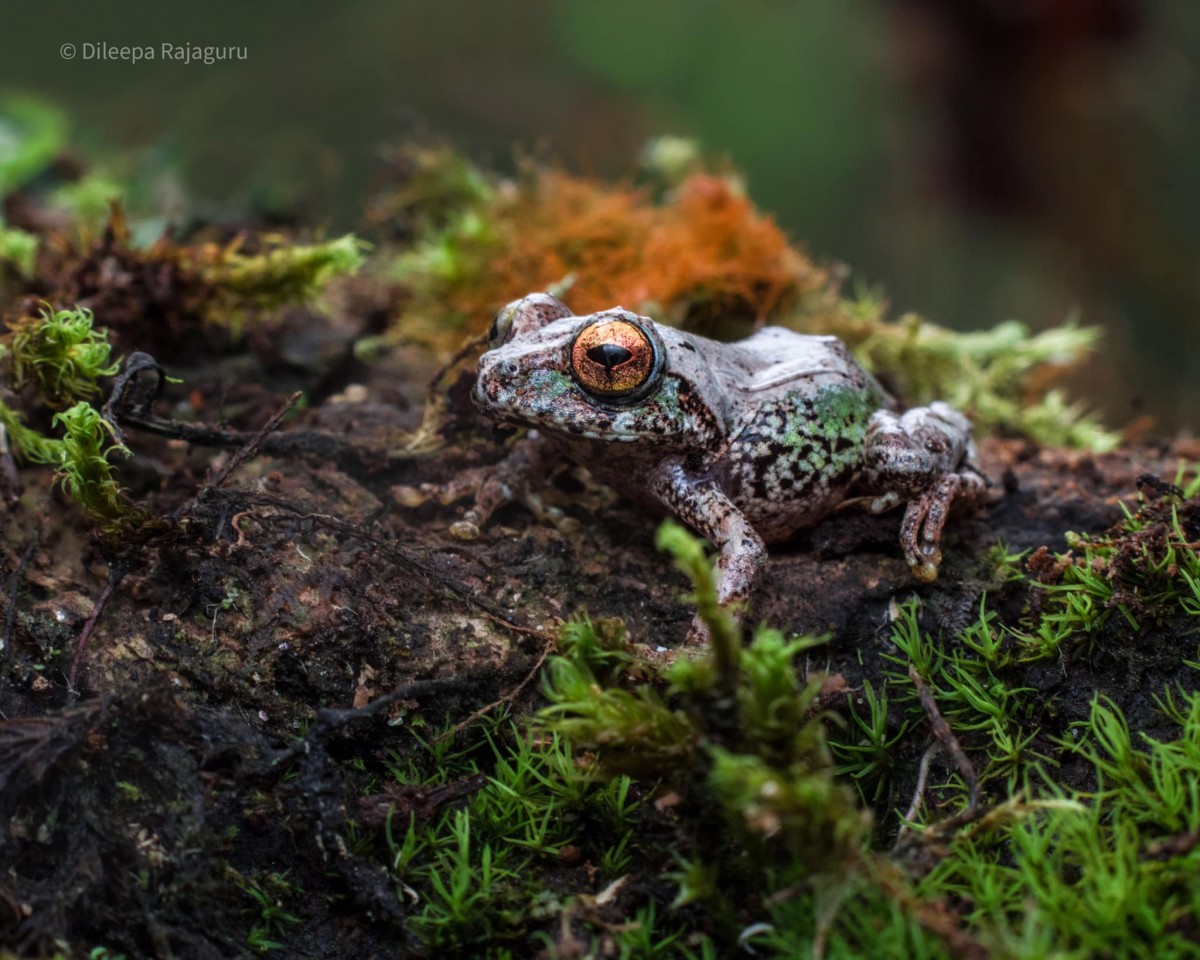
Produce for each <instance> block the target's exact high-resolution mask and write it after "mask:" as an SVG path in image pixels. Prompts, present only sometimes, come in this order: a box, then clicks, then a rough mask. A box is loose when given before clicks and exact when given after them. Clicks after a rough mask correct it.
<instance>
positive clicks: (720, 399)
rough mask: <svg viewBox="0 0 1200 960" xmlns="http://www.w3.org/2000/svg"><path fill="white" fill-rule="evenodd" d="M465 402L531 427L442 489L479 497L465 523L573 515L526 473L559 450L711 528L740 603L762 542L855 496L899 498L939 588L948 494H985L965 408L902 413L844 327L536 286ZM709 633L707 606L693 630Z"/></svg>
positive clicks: (920, 572) (498, 325) (723, 593)
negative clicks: (573, 296) (497, 456)
mask: <svg viewBox="0 0 1200 960" xmlns="http://www.w3.org/2000/svg"><path fill="white" fill-rule="evenodd" d="M472 396H473V400H474V404H475V406H476V407H477V408H478V409H479V410H480V411H481V412H482V413H483V414H484V415H485V416H487V417H488V418H489V419H491V420H493V421H494V422H496V423H497V424H500V425H507V426H517V427H525V428H528V429H527V433H526V434H525V436H524V437H523V438H521V439H520V440H518V441H517V442H516V444H515V445H514V446H513V448H512V451H511V453H510V454H509V456H508V457H507V458H506V459H505V460H503V461H501V463H500V464H498V465H496V466H495V467H494V468H492V469H491V470H490V471H488V472H487V473H486V474H484V475H483V476H482V477H481V476H480V475H479V474H477V473H473V474H469V475H464V476H463V477H462V478H461V480H460V481H458V482H457V483H452V484H451V485H450V489H447V490H444V491H443V497H442V499H443V501H444V502H449V501H451V500H453V499H461V498H462V497H463V496H465V495H467V494H469V493H470V492H474V493H475V501H474V505H473V506H472V507H471V508H470V509H469V510H468V511H467V512H466V514H465V515H464V516H463V518H462V520H461V521H459V522H458V524H457V525H456V526H457V528H458V532H459V534H460V535H463V536H474V535H477V533H478V531H479V528H481V527H482V526H484V525H485V524H486V523H487V521H488V520H489V518H490V517H491V516H492V514H493V513H494V512H495V511H496V510H497V509H499V508H500V507H501V506H503V505H505V504H507V503H510V502H512V501H514V500H521V501H523V502H525V503H527V504H528V505H530V506H531V507H532V508H533V509H534V512H535V513H538V514H540V515H541V516H542V517H543V518H545V519H549V520H551V521H554V522H559V523H562V522H563V521H564V520H569V519H570V518H564V517H563V516H562V514H561V512H558V511H554V510H553V509H551V508H547V507H546V506H545V504H544V503H543V501H542V500H541V498H540V497H539V496H538V495H537V494H536V492H535V489H534V483H533V481H534V480H535V478H537V477H539V476H544V475H545V474H546V473H547V472H548V471H549V470H550V469H551V468H553V467H554V466H555V465H556V464H561V463H562V461H563V459H564V458H565V459H566V460H569V461H572V462H574V463H576V464H580V465H582V466H584V467H585V468H586V469H587V471H588V472H589V473H590V474H591V475H592V476H593V477H594V478H596V479H597V480H599V481H601V482H602V483H604V484H607V485H608V486H610V487H612V488H613V489H615V490H616V491H617V492H618V493H620V494H624V495H625V496H627V497H628V498H630V499H632V500H634V501H635V502H637V503H640V504H642V505H644V506H646V507H649V508H651V509H653V510H655V511H657V512H659V513H666V514H670V515H673V516H674V517H676V518H678V519H679V520H681V521H683V522H684V523H685V524H686V525H688V526H689V527H691V528H692V529H693V530H695V531H696V532H697V533H699V534H700V535H701V536H703V537H704V538H706V539H707V540H708V541H709V542H710V543H711V544H712V545H713V547H714V548H715V551H716V555H717V561H716V582H717V594H718V601H719V603H720V604H721V605H722V606H723V607H726V608H730V609H732V610H734V611H737V610H740V609H742V608H743V607H744V605H745V604H746V603H747V602H748V601H749V600H750V598H751V597H752V595H753V593H754V590H755V587H756V585H757V584H758V581H759V580H760V576H761V573H762V570H763V567H764V565H765V563H766V560H767V544H774V543H781V542H784V541H786V540H788V539H790V538H791V537H792V536H793V535H794V534H796V532H797V531H799V530H800V529H802V528H805V527H810V526H812V525H813V524H815V523H817V522H818V521H820V520H822V519H823V518H825V517H827V516H829V515H830V514H832V513H834V512H835V511H838V510H841V509H845V508H848V507H854V506H862V507H864V508H865V509H866V510H867V511H869V512H871V513H883V512H885V511H888V510H891V509H893V508H895V507H898V506H900V505H901V504H904V505H905V513H904V517H903V520H902V521H901V525H900V547H901V550H902V552H903V555H904V558H905V560H906V562H907V565H908V567H909V569H910V570H911V573H912V575H913V576H914V577H915V579H916V580H918V581H921V582H924V583H931V582H933V581H935V580H936V579H937V576H938V569H939V566H940V564H941V561H942V551H941V537H942V531H943V527H944V525H945V523H946V518H947V514H948V512H949V509H950V506H951V504H952V503H954V502H955V501H965V502H967V503H968V504H975V503H978V502H980V501H981V500H983V499H984V497H985V493H986V490H987V488H988V486H989V483H988V480H987V478H986V477H985V475H984V474H983V473H982V471H981V470H980V469H979V467H978V466H977V462H978V454H977V450H976V446H975V443H974V441H973V439H972V435H971V434H972V427H971V423H970V421H969V420H968V419H967V417H966V416H964V415H963V414H962V413H960V412H959V411H958V410H956V409H955V408H953V407H951V406H950V405H948V404H946V403H943V402H940V401H936V402H933V403H931V404H929V405H928V406H920V407H915V408H913V409H909V410H906V411H902V410H901V409H900V407H899V405H898V404H897V402H896V400H895V399H894V398H893V397H892V396H891V395H890V394H889V393H888V391H887V390H885V389H884V388H883V386H882V385H881V384H880V383H879V381H878V380H877V379H876V378H875V377H874V376H872V375H871V374H870V373H869V372H868V371H867V370H866V369H865V368H864V367H863V366H862V365H861V364H860V363H859V362H858V361H857V360H856V359H855V358H854V356H853V355H852V354H851V352H850V350H849V349H848V348H847V347H846V345H845V343H843V342H842V341H841V340H840V339H838V338H837V337H834V336H828V335H813V334H801V333H798V332H796V331H793V330H790V329H787V328H785V327H780V326H764V327H762V328H761V329H759V330H757V331H755V332H754V333H752V334H751V335H750V336H749V337H747V338H745V339H742V340H739V341H736V342H731V343H726V342H718V341H715V340H710V339H707V338H705V337H702V336H699V335H697V334H694V333H689V332H686V331H683V330H680V329H676V328H674V327H671V326H668V325H665V324H659V323H656V322H655V321H654V320H652V319H651V318H649V317H647V316H642V315H639V314H637V313H635V312H633V311H630V310H626V309H624V308H623V307H619V306H618V307H614V308H612V309H608V310H602V311H600V312H597V313H591V314H587V315H584V316H577V315H575V314H574V313H572V311H571V310H570V308H569V307H568V306H567V305H566V304H565V303H564V302H563V301H562V300H560V299H558V298H557V297H554V296H552V295H550V294H548V293H532V294H530V295H528V296H525V297H522V298H521V299H519V300H515V301H513V302H512V303H510V304H508V305H507V306H505V307H504V308H502V309H501V310H500V311H499V312H498V313H497V314H496V316H495V319H494V321H493V323H492V326H491V329H490V331H489V334H488V339H487V349H486V351H485V352H484V353H483V354H482V355H481V357H480V358H479V361H478V368H477V372H476V378H475V384H474V387H473V390H472ZM706 637H707V630H706V628H705V626H704V624H703V622H701V621H700V620H699V617H697V619H696V621H694V622H693V624H692V628H691V630H690V632H689V635H688V638H687V639H688V641H689V642H693V643H702V642H704V640H705V638H706Z"/></svg>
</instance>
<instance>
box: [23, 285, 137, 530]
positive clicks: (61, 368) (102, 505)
mask: <svg viewBox="0 0 1200 960" xmlns="http://www.w3.org/2000/svg"><path fill="white" fill-rule="evenodd" d="M0 361H2V362H3V363H4V367H5V373H6V379H7V380H8V382H9V383H11V384H12V386H13V388H14V389H16V390H22V389H24V388H29V389H30V390H32V391H33V392H34V393H36V395H37V397H38V398H39V400H40V401H41V402H42V403H44V404H45V405H46V406H48V407H50V408H51V409H57V410H59V411H60V412H58V413H56V414H55V415H54V418H53V420H52V426H53V427H55V428H59V429H60V430H61V431H62V435H61V436H58V437H55V436H45V435H42V434H40V433H38V432H37V431H35V430H33V429H31V428H30V427H28V426H27V425H26V424H25V421H24V418H23V417H22V415H21V414H20V413H19V412H18V411H17V410H16V409H14V408H12V407H10V406H9V405H8V404H6V403H4V402H3V401H2V400H0V428H2V429H3V436H4V439H5V440H6V444H7V446H6V451H11V453H12V454H14V455H15V456H16V457H17V458H18V459H19V460H26V461H30V462H33V463H44V464H49V465H51V466H53V467H55V468H56V471H57V472H56V474H55V480H56V481H57V482H58V483H61V484H62V487H63V490H64V491H65V492H66V493H67V494H68V496H70V497H71V498H72V499H73V500H75V502H76V503H78V504H79V505H80V507H82V508H83V510H84V512H85V513H87V515H88V516H89V517H90V518H91V519H92V520H94V521H95V522H96V523H98V524H99V525H100V527H101V529H103V530H106V531H108V532H116V531H118V530H121V529H124V528H127V527H129V526H132V525H137V524H139V523H141V522H142V521H144V520H145V519H146V517H145V514H144V513H142V512H141V511H139V510H137V509H136V508H135V507H134V506H133V504H131V503H130V501H129V500H128V499H127V498H126V497H125V495H124V494H123V493H122V491H121V487H120V484H119V483H118V482H117V480H116V478H115V477H114V475H113V471H112V467H111V465H110V464H109V458H110V457H111V456H112V454H113V453H121V454H124V455H128V454H129V451H128V449H127V448H126V447H125V446H124V445H123V444H121V443H120V442H118V441H117V440H116V437H115V435H114V433H113V428H112V426H111V424H109V423H108V422H107V421H106V420H104V419H103V418H102V417H101V416H100V413H99V411H97V410H96V409H95V408H94V407H93V406H92V405H91V404H90V403H88V402H87V401H86V399H83V398H86V397H89V396H93V395H95V394H96V393H97V392H99V389H100V385H99V380H100V379H101V378H102V377H109V376H112V375H113V374H115V373H116V372H117V364H116V363H115V362H112V361H111V348H110V346H109V343H108V338H107V335H106V334H105V333H104V331H98V330H95V329H93V326H92V314H91V312H90V311H87V310H80V309H75V310H51V309H50V308H49V307H46V308H44V309H43V310H42V314H41V316H40V317H38V318H28V319H26V320H22V321H19V322H18V323H17V324H16V325H15V327H14V328H13V329H12V330H11V331H10V332H9V334H8V335H7V336H6V337H5V338H4V340H3V341H0ZM64 408H65V409H64Z"/></svg>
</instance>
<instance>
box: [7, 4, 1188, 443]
mask: <svg viewBox="0 0 1200 960" xmlns="http://www.w3.org/2000/svg"><path fill="white" fill-rule="evenodd" d="M0 36H2V37H3V38H4V43H3V57H2V58H0V89H4V90H14V89H15V90H21V91H25V92H29V93H33V94H36V95H39V96H42V97H45V98H48V99H50V100H52V101H54V102H57V103H59V104H61V105H62V106H63V107H65V108H66V109H67V111H68V112H69V114H70V116H71V118H72V121H73V124H74V130H75V138H74V140H75V142H76V143H77V144H79V145H80V146H81V147H82V148H83V150H84V152H85V153H89V152H90V151H92V150H98V151H101V152H104V153H107V154H108V155H115V156H124V157H132V158H140V159H135V161H134V163H135V166H136V165H137V164H142V165H144V166H146V167H147V168H149V167H160V168H161V167H164V166H170V167H175V168H178V169H179V170H180V172H181V177H180V182H182V183H183V184H185V185H186V200H181V199H180V198H179V197H170V196H164V198H163V202H164V203H167V204H169V203H176V204H180V205H182V206H184V207H186V208H188V209H190V210H192V211H199V212H200V213H201V215H204V216H212V217H220V216H229V217H234V218H236V217H237V216H238V215H239V214H240V213H242V212H244V211H245V209H246V208H247V205H249V204H253V205H255V206H256V207H257V208H259V209H267V210H271V209H281V210H282V209H298V210H300V211H301V212H302V214H303V216H304V217H305V218H306V219H307V220H309V221H311V222H314V223H316V224H319V225H326V226H328V227H329V228H330V229H331V230H340V229H343V228H353V227H354V226H356V225H357V224H358V222H359V218H360V215H361V213H362V210H363V206H364V201H365V198H366V196H367V193H368V191H369V189H370V185H371V182H372V178H373V176H375V175H376V174H377V173H378V170H379V165H380V157H381V149H382V148H383V147H385V146H386V145H388V144H393V145H394V144H396V143H399V142H402V141H404V140H407V139H413V138H418V139H425V140H428V139H430V138H441V139H446V140H449V141H450V142H452V143H453V144H455V145H457V146H458V147H460V148H461V149H463V150H465V151H466V152H467V153H468V154H469V155H470V156H472V157H473V158H475V159H476V160H478V161H479V162H482V163H484V164H487V165H489V166H493V167H497V168H500V169H506V168H510V167H511V166H512V164H513V160H514V156H515V155H517V153H521V152H523V153H525V154H529V153H533V154H536V155H539V156H544V157H548V158H551V159H555V160H558V161H561V162H563V163H565V164H567V165H568V166H570V167H571V168H573V169H576V170H582V171H584V172H591V173H596V174H600V175H603V176H619V175H622V174H626V173H631V172H632V171H633V170H634V169H635V167H636V163H637V157H638V154H639V152H640V149H641V146H642V145H643V143H644V142H645V141H646V140H647V139H648V138H649V137H651V136H653V135H656V134H660V133H673V134H682V135H687V136H694V137H696V138H697V139H699V140H700V141H701V142H702V143H703V145H704V146H705V148H706V150H708V151H710V152H712V153H714V154H716V155H726V156H728V157H729V158H730V159H731V160H732V161H733V162H734V163H735V164H736V165H737V166H738V167H740V168H741V169H742V170H743V171H744V172H745V174H746V179H747V182H748V185H749V190H750V193H751V195H752V196H753V197H754V198H755V200H756V201H757V202H758V203H759V205H760V206H761V207H762V208H764V209H765V210H767V211H770V212H772V213H774V214H775V215H776V217H777V218H778V220H779V222H780V223H781V224H782V225H783V226H784V227H785V228H786V229H787V230H788V232H789V233H790V234H791V235H792V236H793V237H794V238H796V239H797V240H799V241H801V242H802V243H803V244H804V245H805V246H806V247H807V248H808V249H809V250H810V251H811V252H812V253H813V254H814V255H815V256H817V257H818V258H821V259H832V260H837V261H840V262H843V263H845V264H847V265H848V266H849V268H850V271H851V272H850V281H849V282H850V283H851V284H853V283H862V284H866V285H870V286H872V287H878V288H880V289H882V290H883V291H885V292H886V293H887V295H888V297H889V299H890V301H891V303H892V305H893V309H894V311H896V312H902V311H907V310H916V311H918V312H920V313H922V314H924V315H926V316H928V317H929V318H930V319H932V320H935V321H937V322H939V323H943V324H946V325H948V326H953V327H956V328H959V329H971V328H975V327H982V326H990V325H992V324H994V323H996V322H998V321H1000V320H1004V319H1008V318H1012V317H1016V318H1020V319H1023V320H1025V321H1027V322H1028V323H1029V324H1030V325H1031V326H1032V327H1034V328H1035V329H1039V328H1042V327H1044V326H1048V325H1050V324H1054V323H1058V322H1060V321H1061V320H1063V319H1064V317H1066V316H1067V315H1069V314H1071V313H1072V312H1074V311H1078V313H1079V315H1080V317H1081V319H1082V320H1083V321H1084V322H1086V323H1092V324H1101V325H1103V326H1104V327H1105V328H1106V329H1107V331H1108V336H1107V339H1106V341H1105V344H1104V346H1103V348H1102V355H1101V356H1100V357H1099V358H1098V359H1097V360H1096V361H1095V362H1093V363H1092V364H1091V366H1090V367H1089V368H1088V370H1087V371H1085V372H1084V373H1083V374H1082V375H1080V376H1077V378H1076V384H1075V387H1076V392H1077V393H1078V394H1080V395H1082V396H1084V397H1085V398H1086V399H1087V400H1088V401H1089V403H1091V404H1093V405H1095V406H1098V407H1099V408H1100V409H1102V410H1103V411H1104V413H1105V415H1106V417H1107V419H1108V420H1109V422H1110V423H1112V424H1114V425H1117V426H1120V425H1122V424H1125V423H1128V422H1130V421H1132V420H1135V419H1136V418H1138V417H1141V416H1145V415H1149V416H1152V417H1153V418H1154V420H1155V430H1156V431H1167V430H1175V429H1179V428H1185V429H1186V428H1191V429H1193V430H1194V429H1195V428H1196V426H1197V423H1198V422H1200V383H1198V382H1197V381H1198V378H1197V377H1196V376H1195V375H1194V373H1193V371H1195V370H1196V369H1197V367H1198V366H1200V361H1198V360H1197V357H1200V271H1198V270H1197V263H1198V258H1197V253H1198V252H1200V177H1198V176H1197V171H1198V170H1200V164H1198V161H1200V123H1197V119H1198V118H1200V77H1198V75H1197V70H1198V69H1200V4H1198V3H1197V2H1196V0H1157V2H1154V3H1151V2H1144V0H1039V2H1036V3H1035V2H997V0H793V2H782V0H653V2H647V0H636V2H635V0H606V2H603V3H601V2H590V0H589V2H583V0H579V2H551V0H528V2H501V0H439V2H433V0H429V2H415V0H408V2H397V0H346V2H343V3H340V4H336V5H334V4H328V3H318V2H315V0H295V2H292V3H289V4H286V5H283V4H271V5H268V4H266V3H259V4H253V5H251V4H244V3H228V2H208V3H205V4H203V5H197V6H183V5H178V6H172V7H167V6H166V5H162V4H159V3H122V4H103V5H102V4H84V3H62V2H46V3H38V4H30V3H26V4H22V5H20V6H17V5H15V4H12V3H9V4H6V5H5V9H4V10H3V12H2V13H0ZM102 42H104V43H108V44H112V45H118V46H119V45H140V44H150V45H153V46H155V47H156V48H157V47H159V46H160V45H161V44H162V43H164V42H169V43H174V44H201V45H204V44H222V45H223V44H232V45H237V46H244V47H246V48H247V59H246V60H245V61H244V62H242V61H233V62H227V63H216V64H211V65H205V64H203V63H191V64H187V65H185V64H182V63H172V62H164V61H162V60H156V61H154V62H143V63H137V64H132V63H128V62H120V61H102V60H97V59H91V60H89V59H85V58H84V56H83V55H82V50H83V44H85V43H93V44H99V43H102ZM64 43H73V44H75V45H76V48H77V55H76V57H75V59H73V60H64V59H63V58H62V56H61V55H60V48H61V46H62V45H63V44H64Z"/></svg>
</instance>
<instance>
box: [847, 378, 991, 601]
mask: <svg viewBox="0 0 1200 960" xmlns="http://www.w3.org/2000/svg"><path fill="white" fill-rule="evenodd" d="M975 460H976V452H975V444H974V442H973V441H972V440H971V422H970V421H969V420H968V419H967V418H966V417H964V416H963V415H962V414H961V413H959V412H958V411H957V410H955V409H954V408H953V407H951V406H950V405H949V404H947V403H941V402H937V403H932V404H930V405H929V406H928V407H916V408H915V409H912V410H908V411H906V412H905V413H904V414H902V415H897V414H895V413H892V412H891V411H888V410H880V411H878V412H876V413H875V414H874V415H873V416H872V417H871V422H870V423H869V424H868V426H867V436H866V440H865V444H864V449H863V463H864V473H863V484H864V486H865V487H866V489H868V490H870V491H872V492H873V493H874V494H875V495H874V498H873V499H872V500H871V501H870V503H869V505H868V509H869V510H870V511H871V512H872V513H882V512H883V511H884V510H889V509H891V508H892V507H893V506H896V505H897V504H899V503H901V502H903V501H905V500H907V501H908V508H907V510H906V511H905V514H904V521H903V523H902V524H901V526H900V546H901V547H902V549H903V550H904V558H905V560H907V561H908V565H909V567H910V568H911V569H912V572H913V576H915V577H916V578H917V579H918V580H921V581H922V582H924V583H932V582H933V581H934V580H936V579H937V573H938V565H939V564H940V563H941V562H942V551H941V540H942V527H943V526H944V525H945V523H946V515H947V513H948V512H949V510H950V504H951V503H953V502H954V500H956V499H965V500H968V501H980V500H982V499H983V497H984V495H985V492H986V490H987V486H988V481H987V478H986V477H985V476H984V475H983V474H982V473H981V472H980V470H979V468H978V467H977V466H975Z"/></svg>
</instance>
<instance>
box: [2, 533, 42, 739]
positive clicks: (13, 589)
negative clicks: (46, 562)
mask: <svg viewBox="0 0 1200 960" xmlns="http://www.w3.org/2000/svg"><path fill="white" fill-rule="evenodd" d="M43 522H44V518H43V521H42V522H39V523H38V525H37V529H36V530H34V531H33V539H32V540H30V541H29V546H27V547H26V548H25V552H24V553H22V554H21V560H20V562H19V563H18V564H17V569H16V570H14V571H13V574H12V577H11V578H10V579H9V583H8V609H6V610H5V611H4V633H3V634H0V655H2V657H3V662H2V663H0V704H3V703H4V694H5V693H6V692H7V691H8V671H9V668H10V667H11V665H12V657H13V634H14V632H15V630H16V626H17V594H18V593H20V591H21V581H22V580H24V579H25V571H27V570H28V569H29V563H30V561H31V560H32V559H33V554H34V551H35V550H37V548H38V544H39V543H41V542H42V523H43ZM7 719H8V716H7V715H6V714H5V713H4V711H3V710H2V709H0V720H7Z"/></svg>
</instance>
